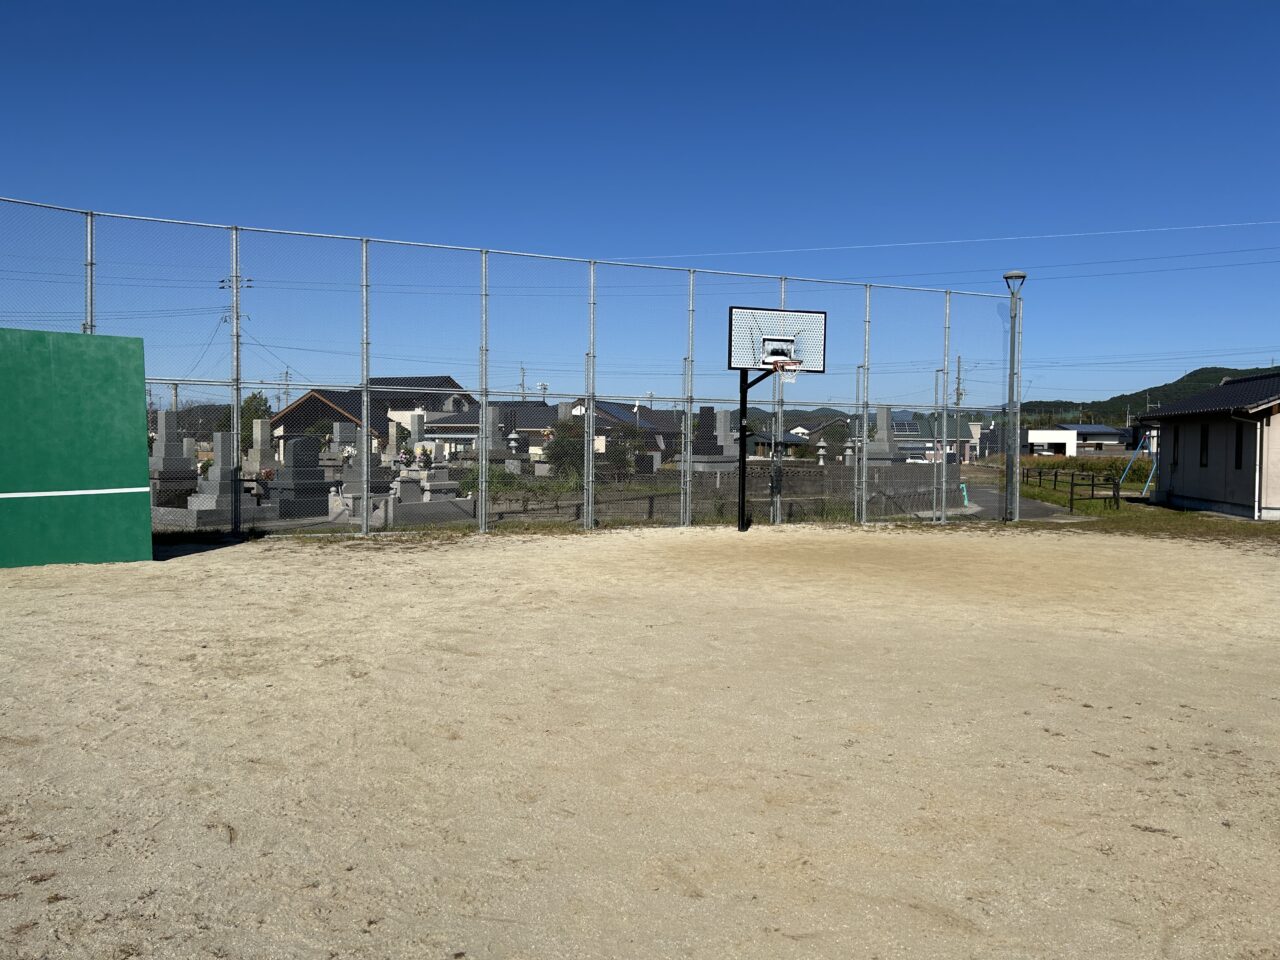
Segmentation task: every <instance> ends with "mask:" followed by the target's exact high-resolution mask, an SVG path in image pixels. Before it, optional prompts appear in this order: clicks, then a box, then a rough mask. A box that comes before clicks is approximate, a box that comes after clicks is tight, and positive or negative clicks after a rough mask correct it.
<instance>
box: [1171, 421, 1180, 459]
mask: <svg viewBox="0 0 1280 960" xmlns="http://www.w3.org/2000/svg"><path fill="white" fill-rule="evenodd" d="M1179 432H1180V431H1179V429H1178V427H1176V426H1175V427H1174V428H1173V457H1172V458H1171V459H1170V460H1169V465H1170V466H1173V467H1176V466H1177V465H1178V433H1179Z"/></svg>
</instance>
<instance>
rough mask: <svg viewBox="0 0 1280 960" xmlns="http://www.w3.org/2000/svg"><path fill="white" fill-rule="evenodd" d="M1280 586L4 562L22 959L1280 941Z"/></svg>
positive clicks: (763, 952)
mask: <svg viewBox="0 0 1280 960" xmlns="http://www.w3.org/2000/svg"><path fill="white" fill-rule="evenodd" d="M1277 571H1278V566H1277V557H1276V556H1275V555H1274V554H1266V553H1260V552H1247V551H1245V550H1241V549H1235V548H1231V547H1226V546H1221V545H1215V544H1190V543H1180V542H1169V541H1155V540H1126V539H1118V538H1110V537H1103V536H1099V535H1090V534H1085V533H1079V532H1075V531H1071V532H1062V533H1055V532H1043V533H1031V532H1020V533H1008V532H994V533H993V532H987V531H978V530H968V531H954V532H949V533H943V532H932V531H927V530H917V531H893V530H886V531H875V532H860V531H839V530H822V529H805V528H790V529H781V530H778V529H762V528H757V529H755V530H752V531H751V532H750V533H749V534H747V535H745V536H743V535H739V534H737V533H735V532H733V531H730V530H719V529H715V530H704V529H693V530H646V531H621V532H612V533H602V534H598V535H594V536H590V537H586V536H578V537H557V538H553V537H527V538H512V537H497V538H492V539H488V540H483V539H479V538H472V539H469V540H464V541H461V542H457V543H453V544H446V545H432V544H424V543H393V542H386V541H377V542H359V541H336V542H325V541H321V542H313V541H298V540H290V539H276V540H270V539H269V540H265V541H260V542H255V543H248V544H244V545H241V546H236V547H231V548H227V549H222V550H215V551H211V552H207V553H202V554H198V555H194V556H188V557H184V558H181V559H176V560H171V561H169V562H165V563H152V564H133V565H112V566H99V567H88V566H80V567H48V568H43V569H30V570H7V571H0V604H2V605H3V619H2V620H0V763H2V764H3V767H2V780H0V956H3V957H6V958H23V960H26V958H37V957H51V958H61V957H92V958H111V960H117V958H126V957H135V956H137V957H166V958H204V957H224V958H236V960H240V958H244V960H250V958H253V960H257V958H274V957H281V958H293V957H299V958H321V960H328V958H415V960H416V958H462V957H466V958H473V960H474V958H517V957H519V958H571V957H584V958H586V957H636V958H661V957H696V958H708V960H710V958H732V957H759V958H779V957H781V958H815V957H818V958H873V957H874V958H882V960H887V958H898V957H929V958H933V957H943V958H949V957H983V958H1024V957H1064V958H1065V957H1074V958H1081V957H1099V958H1103V957H1105V958H1137V957H1143V958H1147V957H1151V958H1166V957H1167V958H1207V957H1228V958H1239V960H1267V958H1277V957H1280V768H1278V767H1277V762H1278V761H1280V640H1278V639H1277V636H1276V634H1277V632H1278V631H1277V627H1276V624H1278V623H1280V589H1277V587H1280V574H1278V572H1277Z"/></svg>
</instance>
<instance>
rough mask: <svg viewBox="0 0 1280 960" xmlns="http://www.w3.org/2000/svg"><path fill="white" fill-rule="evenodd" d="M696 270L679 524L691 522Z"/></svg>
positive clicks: (691, 282)
mask: <svg viewBox="0 0 1280 960" xmlns="http://www.w3.org/2000/svg"><path fill="white" fill-rule="evenodd" d="M695 277H696V271H693V270H690V271H689V343H688V346H687V348H686V351H685V358H684V436H683V437H682V438H681V440H682V443H681V448H680V525H681V526H683V527H687V526H689V525H691V524H692V523H693V329H694V328H693V315H694V306H695V300H694V296H695V294H694V285H695Z"/></svg>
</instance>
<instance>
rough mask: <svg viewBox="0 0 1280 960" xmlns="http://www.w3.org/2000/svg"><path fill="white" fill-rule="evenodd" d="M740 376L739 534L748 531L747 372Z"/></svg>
mask: <svg viewBox="0 0 1280 960" xmlns="http://www.w3.org/2000/svg"><path fill="white" fill-rule="evenodd" d="M738 376H739V377H740V378H741V379H740V380H739V381H738V532H739V533H745V532H746V529H747V371H745V370H742V371H740V372H739V374H738Z"/></svg>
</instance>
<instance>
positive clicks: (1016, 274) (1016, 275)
mask: <svg viewBox="0 0 1280 960" xmlns="http://www.w3.org/2000/svg"><path fill="white" fill-rule="evenodd" d="M1026 279H1027V274H1026V272H1025V271H1022V270H1010V271H1009V272H1008V273H1006V274H1005V275H1004V283H1005V286H1007V287H1008V288H1009V292H1010V293H1017V292H1018V291H1019V290H1020V289H1021V288H1022V285H1023V283H1025V282H1026Z"/></svg>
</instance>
